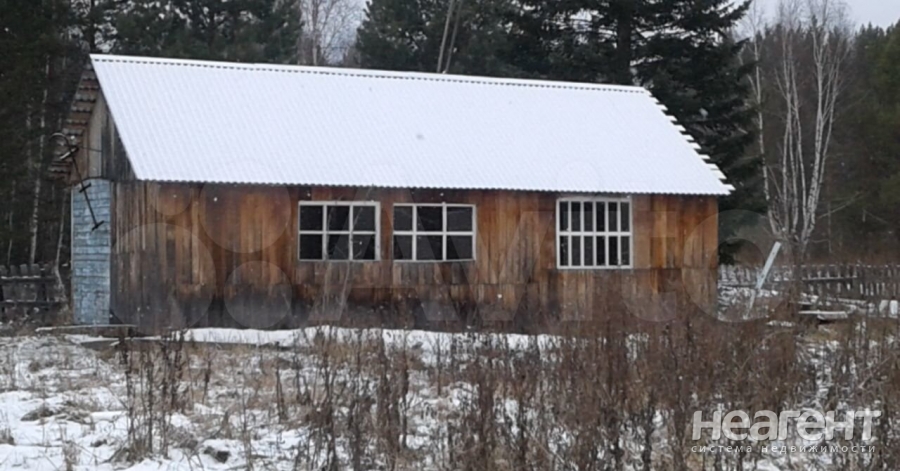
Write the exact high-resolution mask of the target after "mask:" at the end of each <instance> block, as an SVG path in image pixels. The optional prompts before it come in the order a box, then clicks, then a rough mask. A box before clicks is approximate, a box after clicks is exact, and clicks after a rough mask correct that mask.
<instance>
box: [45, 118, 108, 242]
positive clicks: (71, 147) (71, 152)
mask: <svg viewBox="0 0 900 471" xmlns="http://www.w3.org/2000/svg"><path fill="white" fill-rule="evenodd" d="M54 139H62V141H63V142H64V143H65V146H66V153H65V154H63V155H62V156H61V157H60V158H59V161H60V162H65V161H67V160H71V161H72V167H73V168H75V176H76V177H77V178H78V185H80V187H81V188H79V189H78V192H79V193H81V194H82V195H84V202H85V203H87V208H88V212H90V213H91V222H93V223H94V225H93V226H92V227H91V232H94V231H96V230H97V228H99V227H100V226H102V225H103V222H104V221H98V220H97V217H96V216H95V215H94V208H93V206H91V199H90V198H89V197H88V194H87V189H88V188H90V187H91V183H90V182H88V183H85V182H84V179H83V178H81V170H79V169H78V162H76V161H75V154H77V153H78V150H79V147H78V146H77V145H75V144H72V141H70V140H69V137H68V136H66V135H65V134H63V133H61V132H58V133H55V134H52V135H51V136H50V138H49V139H48V140H50V141H52V140H54Z"/></svg>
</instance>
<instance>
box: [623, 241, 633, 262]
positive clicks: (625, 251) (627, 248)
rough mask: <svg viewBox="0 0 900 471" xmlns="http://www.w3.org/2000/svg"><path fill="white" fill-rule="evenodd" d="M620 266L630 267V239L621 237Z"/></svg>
mask: <svg viewBox="0 0 900 471" xmlns="http://www.w3.org/2000/svg"><path fill="white" fill-rule="evenodd" d="M621 261H622V265H631V237H622V260H621Z"/></svg>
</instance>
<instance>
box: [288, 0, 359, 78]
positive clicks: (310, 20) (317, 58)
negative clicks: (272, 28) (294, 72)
mask: <svg viewBox="0 0 900 471" xmlns="http://www.w3.org/2000/svg"><path fill="white" fill-rule="evenodd" d="M299 7H300V12H299V14H300V18H301V21H302V26H301V31H300V41H299V45H298V49H299V50H298V54H297V56H298V62H299V63H300V64H303V65H327V64H331V63H335V62H338V61H339V60H340V59H342V58H343V56H344V53H345V52H346V51H347V50H348V49H349V48H350V46H351V45H352V44H353V41H354V40H355V30H356V27H357V26H358V25H359V23H360V21H361V20H362V8H361V6H360V4H359V3H358V2H356V1H354V0H300V2H299Z"/></svg>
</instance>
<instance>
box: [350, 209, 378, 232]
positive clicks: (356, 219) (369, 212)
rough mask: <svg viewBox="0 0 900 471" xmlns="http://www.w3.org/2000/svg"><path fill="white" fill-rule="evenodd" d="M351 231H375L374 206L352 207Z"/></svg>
mask: <svg viewBox="0 0 900 471" xmlns="http://www.w3.org/2000/svg"><path fill="white" fill-rule="evenodd" d="M353 230H354V231H373V232H374V231H375V206H354V207H353Z"/></svg>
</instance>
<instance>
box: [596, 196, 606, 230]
mask: <svg viewBox="0 0 900 471" xmlns="http://www.w3.org/2000/svg"><path fill="white" fill-rule="evenodd" d="M604 231H606V203H604V202H598V203H597V232H604Z"/></svg>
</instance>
